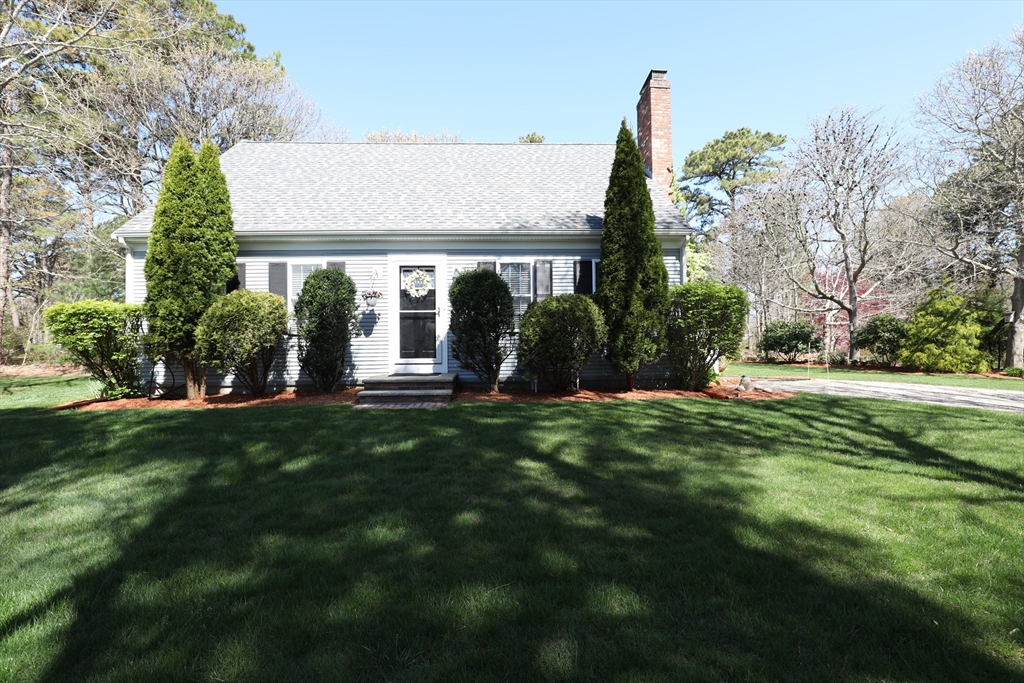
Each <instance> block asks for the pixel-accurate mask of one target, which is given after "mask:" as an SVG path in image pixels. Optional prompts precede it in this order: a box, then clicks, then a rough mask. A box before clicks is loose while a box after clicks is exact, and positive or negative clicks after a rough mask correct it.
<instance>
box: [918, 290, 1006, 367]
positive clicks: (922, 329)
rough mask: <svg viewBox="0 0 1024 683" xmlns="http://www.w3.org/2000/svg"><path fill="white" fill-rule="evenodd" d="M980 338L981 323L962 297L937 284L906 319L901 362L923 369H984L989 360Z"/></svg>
mask: <svg viewBox="0 0 1024 683" xmlns="http://www.w3.org/2000/svg"><path fill="white" fill-rule="evenodd" d="M980 342H981V325H979V324H978V322H977V320H976V319H975V317H974V314H973V313H971V312H970V311H968V310H967V309H966V308H965V307H964V298H963V297H962V296H957V295H956V294H954V293H953V292H952V291H951V290H950V289H948V288H946V287H939V288H938V289H933V290H932V291H931V292H929V293H928V298H927V299H926V300H925V301H923V302H922V303H921V304H919V305H918V306H917V308H916V309H914V315H913V316H912V317H911V318H910V320H909V321H908V322H907V338H906V339H905V340H904V342H903V346H902V348H901V350H900V362H901V363H902V364H903V365H906V366H908V367H912V368H916V369H917V370H923V371H925V372H985V371H986V370H988V360H987V358H986V357H985V353H984V352H982V351H981V350H980V349H979V348H978V347H979V344H980Z"/></svg>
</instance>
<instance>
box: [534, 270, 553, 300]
mask: <svg viewBox="0 0 1024 683" xmlns="http://www.w3.org/2000/svg"><path fill="white" fill-rule="evenodd" d="M533 277H534V279H535V282H534V289H535V290H536V292H537V301H544V299H547V298H548V297H549V296H551V285H552V282H551V261H535V262H534V264H533Z"/></svg>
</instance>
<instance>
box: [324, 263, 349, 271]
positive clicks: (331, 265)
mask: <svg viewBox="0 0 1024 683" xmlns="http://www.w3.org/2000/svg"><path fill="white" fill-rule="evenodd" d="M327 267H328V268H333V269H335V270H340V271H341V272H343V273H344V272H345V262H344V261H328V262H327Z"/></svg>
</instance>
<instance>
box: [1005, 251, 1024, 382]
mask: <svg viewBox="0 0 1024 683" xmlns="http://www.w3.org/2000/svg"><path fill="white" fill-rule="evenodd" d="M1017 274H1018V277H1015V278H1014V279H1013V295H1012V296H1011V297H1010V310H1011V311H1013V322H1012V323H1010V339H1009V343H1007V345H1006V367H1008V368H1024V277H1020V276H1021V275H1024V244H1021V245H1020V248H1019V249H1018V250H1017Z"/></svg>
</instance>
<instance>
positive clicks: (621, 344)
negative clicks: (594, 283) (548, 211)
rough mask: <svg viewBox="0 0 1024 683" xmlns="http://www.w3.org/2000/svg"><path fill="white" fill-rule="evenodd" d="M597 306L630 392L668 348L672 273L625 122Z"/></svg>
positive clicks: (607, 206) (612, 357)
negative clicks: (666, 344)
mask: <svg viewBox="0 0 1024 683" xmlns="http://www.w3.org/2000/svg"><path fill="white" fill-rule="evenodd" d="M597 303H598V305H599V306H600V307H601V309H602V311H603V312H604V317H605V322H606V323H607V325H608V347H607V356H608V360H609V361H610V362H611V364H612V368H613V369H614V370H615V372H617V373H622V374H625V375H626V379H627V382H628V385H629V389H630V391H632V390H633V388H634V385H635V381H636V376H637V373H639V372H640V370H641V368H643V366H644V365H645V364H646V363H649V362H651V361H653V360H656V359H657V358H658V356H659V355H661V352H662V350H663V348H664V345H665V324H666V318H665V315H666V310H667V307H668V271H667V270H666V269H665V262H664V260H663V259H662V250H661V244H660V243H659V242H658V238H657V237H655V235H654V207H653V205H652V204H651V195H650V192H649V190H648V188H647V177H646V175H645V174H644V162H643V157H642V156H641V155H640V148H639V147H637V144H636V141H635V140H634V139H633V133H632V132H630V130H629V128H628V127H627V126H626V121H625V119H623V121H622V126H621V127H620V128H619V138H618V141H617V142H616V145H615V161H614V162H613V163H612V172H611V177H610V178H609V180H608V191H607V193H606V194H605V200H604V230H603V232H602V233H601V264H600V272H599V278H598V288H597Z"/></svg>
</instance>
